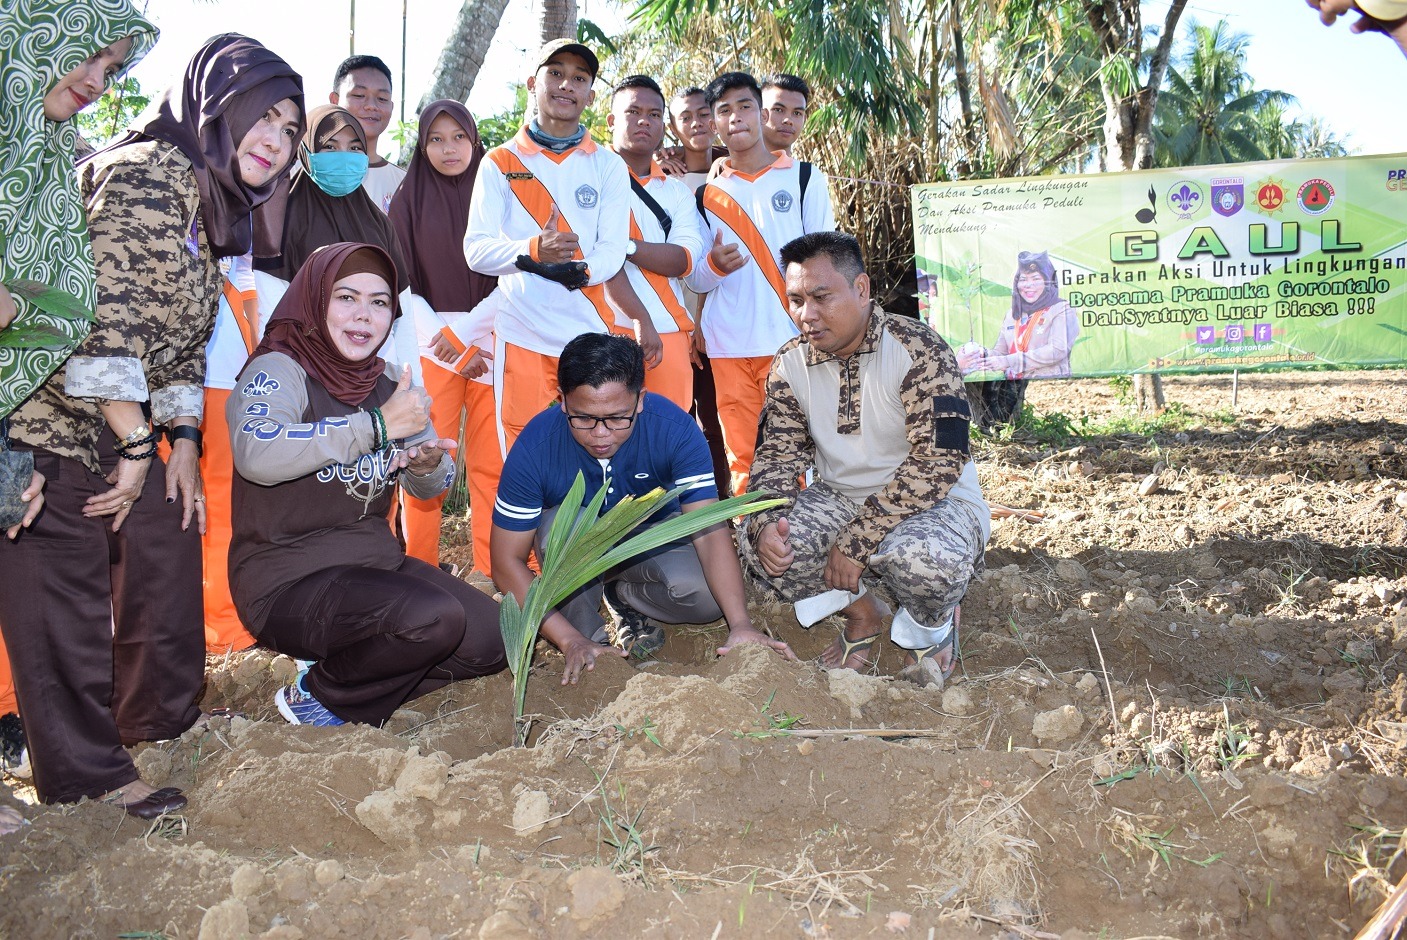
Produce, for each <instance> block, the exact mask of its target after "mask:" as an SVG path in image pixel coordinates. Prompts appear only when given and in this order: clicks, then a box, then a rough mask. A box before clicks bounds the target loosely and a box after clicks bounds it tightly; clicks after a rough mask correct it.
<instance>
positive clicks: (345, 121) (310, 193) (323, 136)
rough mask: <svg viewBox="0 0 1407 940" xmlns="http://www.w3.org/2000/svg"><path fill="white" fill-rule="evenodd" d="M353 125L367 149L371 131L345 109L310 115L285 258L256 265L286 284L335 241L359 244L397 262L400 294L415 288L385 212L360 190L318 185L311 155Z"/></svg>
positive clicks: (286, 228)
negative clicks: (339, 191)
mask: <svg viewBox="0 0 1407 940" xmlns="http://www.w3.org/2000/svg"><path fill="white" fill-rule="evenodd" d="M348 127H350V128H351V129H352V130H353V132H355V133H356V135H357V139H358V140H360V141H361V143H362V147H363V148H365V147H366V132H365V131H364V130H362V126H361V122H359V121H358V120H357V119H356V118H355V117H353V116H352V113H351V112H350V111H348V110H347V109H346V108H339V107H337V106H336V105H331V104H325V105H322V106H321V107H318V108H314V109H313V110H312V111H310V112H309V113H308V130H307V133H306V134H304V135H303V143H302V144H301V145H300V146H299V147H298V163H299V165H298V169H297V170H295V171H294V173H293V184H292V186H291V187H290V188H289V191H288V204H287V205H286V206H285V207H284V219H283V245H282V256H281V257H280V258H279V259H277V260H275V261H274V262H273V263H271V264H256V267H259V268H260V269H261V270H267V271H269V272H270V273H272V274H275V275H277V276H278V277H281V278H283V279H284V280H285V281H287V280H291V279H292V278H293V276H294V275H295V274H297V273H298V272H299V271H300V270H302V268H303V266H304V264H305V263H306V262H307V261H308V259H309V258H310V257H311V256H312V254H313V252H315V251H317V250H318V249H319V248H322V247H324V246H325V245H331V244H334V243H336V242H357V243H360V244H366V245H376V246H378V247H380V248H382V249H384V250H385V251H386V252H387V253H388V254H389V255H390V256H391V258H392V259H393V260H394V261H395V268H394V272H395V273H396V275H397V280H396V281H395V282H394V284H395V288H396V293H397V294H399V293H400V292H401V291H403V290H405V289H406V288H407V287H409V286H410V281H409V279H408V278H407V276H406V271H407V270H408V269H407V265H406V263H405V255H404V253H403V252H402V251H401V246H400V242H399V241H398V240H397V238H396V232H395V230H394V229H392V228H391V221H390V220H389V219H387V218H386V214H385V213H384V212H382V211H381V210H380V209H378V208H376V203H374V202H372V201H371V197H370V196H368V195H367V194H366V190H365V189H363V188H362V187H360V186H358V187H357V188H356V189H354V190H352V191H351V192H350V193H348V194H347V195H345V196H329V195H328V194H327V193H325V192H323V191H322V190H321V189H319V188H318V184H317V183H315V182H313V177H312V174H311V173H309V172H308V157H309V156H310V155H311V154H314V153H319V152H321V151H323V150H326V149H327V147H328V145H329V144H330V143H331V142H332V138H333V137H335V136H337V134H338V133H340V132H341V131H342V130H343V129H344V128H348Z"/></svg>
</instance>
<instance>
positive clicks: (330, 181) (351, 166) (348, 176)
mask: <svg viewBox="0 0 1407 940" xmlns="http://www.w3.org/2000/svg"><path fill="white" fill-rule="evenodd" d="M370 165H371V159H370V158H369V157H368V156H367V155H366V154H364V153H357V152H356V151H354V150H324V151H322V152H321V153H313V154H309V155H308V175H309V176H311V177H312V178H313V182H314V183H317V185H318V189H321V190H322V191H323V192H325V193H327V194H328V195H329V196H345V195H347V194H348V193H350V192H353V191H354V190H356V188H357V187H358V186H360V185H361V184H362V180H363V179H365V178H366V169H367V167H368V166H370Z"/></svg>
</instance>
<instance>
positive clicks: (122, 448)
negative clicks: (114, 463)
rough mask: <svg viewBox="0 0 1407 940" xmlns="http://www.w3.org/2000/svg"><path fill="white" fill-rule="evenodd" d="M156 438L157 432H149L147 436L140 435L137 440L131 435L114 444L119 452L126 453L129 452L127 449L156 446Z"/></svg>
mask: <svg viewBox="0 0 1407 940" xmlns="http://www.w3.org/2000/svg"><path fill="white" fill-rule="evenodd" d="M156 439H157V435H156V434H148V435H147V436H146V437H139V438H137V439H135V440H133V439H132V438H131V437H128V438H127V439H126V440H121V441H118V442H117V443H116V444H114V445H113V446H114V447H115V448H116V449H117V452H118V453H119V454H125V453H127V451H131V450H137V449H139V448H142V447H150V446H154V445H155V444H156Z"/></svg>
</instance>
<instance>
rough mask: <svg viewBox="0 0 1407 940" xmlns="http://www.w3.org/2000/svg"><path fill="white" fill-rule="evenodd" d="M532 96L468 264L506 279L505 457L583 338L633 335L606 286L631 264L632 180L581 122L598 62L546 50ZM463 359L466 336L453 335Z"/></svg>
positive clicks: (500, 164) (501, 392)
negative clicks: (531, 113) (533, 112)
mask: <svg viewBox="0 0 1407 940" xmlns="http://www.w3.org/2000/svg"><path fill="white" fill-rule="evenodd" d="M535 62H536V64H537V68H536V71H535V72H534V73H533V74H532V76H530V77H529V78H528V82H527V85H528V92H529V94H531V95H532V96H533V98H534V100H535V102H536V104H537V116H536V117H535V118H533V119H532V120H531V121H530V122H529V123H528V124H527V125H526V126H525V127H523V129H522V130H520V131H519V132H518V134H517V136H515V137H514V138H513V139H512V140H510V141H509V142H508V143H506V144H504V145H503V146H501V147H496V148H494V149H493V150H491V151H489V153H488V154H487V158H486V159H485V160H484V162H483V164H482V165H481V167H480V169H479V178H478V181H477V183H476V185H475V190H474V201H473V205H472V206H471V208H470V211H469V227H468V230H467V231H466V233H465V236H464V255H465V258H466V259H467V260H468V262H469V267H470V268H471V269H473V270H475V271H478V272H479V273H480V274H487V275H491V276H496V277H498V278H499V282H498V290H499V295H500V299H499V302H498V314H497V317H496V319H495V324H494V334H495V337H496V348H495V349H494V351H493V356H494V359H493V373H494V397H495V401H496V408H497V410H498V415H497V417H498V427H499V446H500V448H501V449H502V451H503V453H504V454H507V452H508V449H509V447H511V446H512V444H513V441H514V440H515V439H516V438H517V436H518V434H519V433H520V432H521V431H522V429H523V428H524V427H525V426H526V425H527V423H528V421H529V420H531V419H532V417H533V416H534V415H536V414H537V413H538V412H540V411H541V410H542V409H543V408H544V407H545V406H546V405H547V404H548V403H549V402H551V401H552V400H553V399H555V398H556V396H557V357H558V356H559V355H561V352H562V347H563V346H564V345H565V344H566V342H567V340H568V339H570V338H572V337H573V336H577V335H578V334H581V333H606V332H629V329H628V328H622V327H620V326H618V325H617V323H616V315H615V313H614V311H613V310H612V309H611V307H610V306H609V304H607V302H606V295H605V288H604V285H605V283H606V282H607V281H608V280H610V279H611V277H613V276H614V275H615V274H616V272H618V271H620V269H621V266H622V265H623V264H624V263H625V252H626V246H627V245H628V244H629V241H630V237H629V236H630V174H629V172H628V171H627V170H626V167H625V164H624V163H623V162H622V161H621V159H620V157H618V156H616V155H615V154H614V153H612V152H611V151H610V150H609V149H607V148H605V147H599V146H597V144H596V142H595V141H594V140H592V139H591V135H590V134H589V133H587V130H586V128H585V127H584V126H583V125H582V124H581V114H582V112H583V111H584V110H586V107H587V106H588V105H589V104H591V102H592V101H593V100H594V99H595V97H596V95H595V92H594V91H592V88H591V86H592V85H593V84H594V83H595V81H596V74H597V71H598V69H599V63H598V62H597V59H596V56H595V54H594V53H592V51H591V50H590V49H588V48H587V47H586V46H584V45H582V44H581V43H578V42H573V41H571V40H568V39H556V40H553V41H552V42H549V43H547V44H546V45H545V46H543V47H542V49H541V50H540V51H539V54H538V56H537V57H536V59H535ZM446 339H448V340H450V342H451V344H452V345H454V346H455V348H456V349H458V350H460V351H461V352H462V353H463V354H464V355H466V356H467V355H469V354H471V353H472V352H473V351H474V350H472V349H470V348H469V347H468V345H467V338H461V337H457V336H454V335H453V334H452V333H450V334H449V335H446Z"/></svg>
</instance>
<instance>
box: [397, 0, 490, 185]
mask: <svg viewBox="0 0 1407 940" xmlns="http://www.w3.org/2000/svg"><path fill="white" fill-rule="evenodd" d="M507 6H508V0H464V5H463V6H461V7H460V8H459V15H458V16H457V17H455V20H454V27H453V29H451V30H450V33H449V36H448V37H447V38H446V39H445V45H444V48H443V49H441V50H440V59H439V61H438V62H436V63H435V72H434V76H433V78H432V79H431V82H430V90H429V91H427V92H425V94H424V96H423V97H422V98H421V99H420V104H419V105H417V106H416V109H415V113H416V114H419V113H420V112H421V111H423V110H424V109H425V106H426V105H427V104H429V103H430V102H432V101H438V100H439V99H441V98H453V99H454V100H455V101H465V100H467V99H468V97H469V92H471V91H472V90H473V89H474V81H475V80H476V79H477V78H478V77H479V69H480V68H481V67H482V66H483V64H484V56H485V55H486V54H487V53H488V51H489V44H490V43H492V42H493V34H494V33H495V32H497V31H498V21H499V20H500V19H502V18H503V11H504V9H506V8H507ZM414 149H415V137H414V136H412V137H411V138H410V139H409V140H408V141H406V144H405V146H404V147H403V148H402V149H401V163H402V164H404V163H405V161H406V160H407V159H408V158H409V157H410V154H411V152H412V151H413V150H414Z"/></svg>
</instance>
